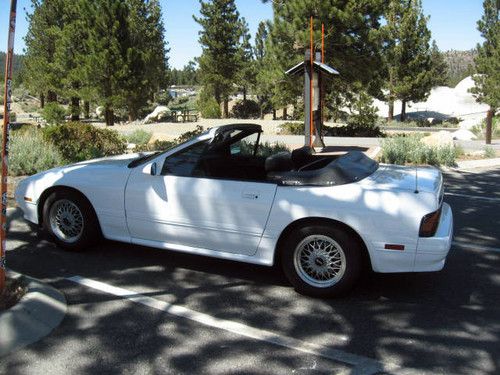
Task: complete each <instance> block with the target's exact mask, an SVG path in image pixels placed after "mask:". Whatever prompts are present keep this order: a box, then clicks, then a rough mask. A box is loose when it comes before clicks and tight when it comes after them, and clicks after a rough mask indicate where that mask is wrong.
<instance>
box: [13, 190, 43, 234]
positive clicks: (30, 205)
mask: <svg viewBox="0 0 500 375" xmlns="http://www.w3.org/2000/svg"><path fill="white" fill-rule="evenodd" d="M27 190H28V184H27V183H25V182H24V181H21V183H20V184H19V186H18V187H17V189H16V192H15V195H14V197H15V199H16V203H17V205H18V206H19V208H20V209H21V210H22V211H23V217H24V218H25V219H26V220H28V221H30V222H32V223H34V224H38V205H37V204H36V202H28V201H26V200H25V199H24V197H25V196H27V195H28V192H27Z"/></svg>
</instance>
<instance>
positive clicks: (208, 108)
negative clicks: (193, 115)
mask: <svg viewBox="0 0 500 375" xmlns="http://www.w3.org/2000/svg"><path fill="white" fill-rule="evenodd" d="M198 110H199V111H200V113H201V117H203V118H221V116H222V113H221V110H220V106H219V104H218V103H217V101H216V100H215V99H214V97H213V96H211V95H210V93H208V92H207V91H206V90H205V89H203V90H201V92H200V97H199V98H198Z"/></svg>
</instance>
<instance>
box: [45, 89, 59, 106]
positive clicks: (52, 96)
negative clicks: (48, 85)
mask: <svg viewBox="0 0 500 375" xmlns="http://www.w3.org/2000/svg"><path fill="white" fill-rule="evenodd" d="M47 102H49V103H52V102H57V94H56V93H55V92H54V91H49V92H47Z"/></svg>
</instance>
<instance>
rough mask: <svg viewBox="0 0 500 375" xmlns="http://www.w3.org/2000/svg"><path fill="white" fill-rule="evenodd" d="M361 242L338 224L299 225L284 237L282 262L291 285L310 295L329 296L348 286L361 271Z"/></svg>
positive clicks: (338, 293)
mask: <svg viewBox="0 0 500 375" xmlns="http://www.w3.org/2000/svg"><path fill="white" fill-rule="evenodd" d="M361 251H362V249H361V246H360V244H359V242H358V241H357V239H356V238H353V237H352V236H351V235H350V234H348V233H346V232H345V231H343V230H342V229H340V228H337V227H334V226H329V225H328V226H327V225H313V226H307V227H303V228H299V229H298V230H296V231H294V232H293V233H292V234H291V235H290V236H289V237H288V239H287V240H286V241H285V245H284V247H283V248H282V265H283V270H284V272H285V275H286V276H287V278H288V280H289V281H290V283H291V284H292V285H293V286H294V287H295V289H296V290H297V291H298V292H299V293H302V294H305V295H310V296H314V297H333V296H337V295H340V294H343V293H345V292H347V291H348V290H350V289H351V288H352V287H353V285H354V284H355V282H356V281H357V279H358V278H359V275H360V272H361Z"/></svg>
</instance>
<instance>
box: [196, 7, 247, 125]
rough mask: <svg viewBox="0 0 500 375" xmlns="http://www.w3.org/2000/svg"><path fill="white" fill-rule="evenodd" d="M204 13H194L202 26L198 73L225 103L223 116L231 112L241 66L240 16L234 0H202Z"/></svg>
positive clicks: (205, 83)
mask: <svg viewBox="0 0 500 375" xmlns="http://www.w3.org/2000/svg"><path fill="white" fill-rule="evenodd" d="M200 5H201V9H200V13H201V17H193V18H194V20H195V21H196V22H198V23H199V24H200V25H201V27H202V30H201V31H200V32H199V35H200V38H199V42H200V44H201V46H202V50H203V52H202V55H201V56H200V58H199V60H198V63H199V67H200V68H199V73H200V79H201V83H202V85H203V86H204V91H205V92H206V93H207V92H209V93H211V95H212V96H213V97H214V98H215V100H216V101H217V103H218V104H219V105H221V103H223V104H224V110H223V117H225V118H227V117H228V115H229V113H228V112H229V108H228V102H229V96H230V95H231V93H232V92H233V90H234V87H233V86H234V84H236V82H237V79H238V70H239V68H240V66H241V63H240V61H241V60H240V53H239V40H240V36H241V20H240V15H239V13H238V11H237V9H236V5H235V3H234V0H207V1H203V0H200Z"/></svg>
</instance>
